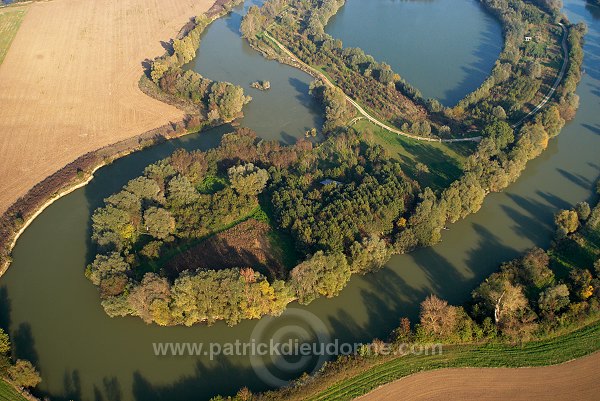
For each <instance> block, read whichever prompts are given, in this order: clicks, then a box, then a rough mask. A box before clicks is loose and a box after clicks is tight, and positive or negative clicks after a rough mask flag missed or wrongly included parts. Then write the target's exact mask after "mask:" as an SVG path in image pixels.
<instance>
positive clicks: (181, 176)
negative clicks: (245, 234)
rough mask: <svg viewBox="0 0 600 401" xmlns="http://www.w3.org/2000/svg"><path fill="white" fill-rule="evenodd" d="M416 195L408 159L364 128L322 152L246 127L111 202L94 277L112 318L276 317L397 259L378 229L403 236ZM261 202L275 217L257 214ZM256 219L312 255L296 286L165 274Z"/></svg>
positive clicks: (103, 217)
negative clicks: (190, 252)
mask: <svg viewBox="0 0 600 401" xmlns="http://www.w3.org/2000/svg"><path fill="white" fill-rule="evenodd" d="M325 178H331V179H336V180H338V184H335V183H333V184H328V185H323V184H321V181H323V180H324V179H325ZM413 190H414V187H413V184H411V183H410V182H409V181H408V180H407V179H406V177H405V176H404V174H403V172H402V170H401V169H400V167H399V164H398V163H397V162H395V161H392V160H390V159H388V158H387V157H385V155H384V153H383V151H382V149H381V148H380V147H378V146H373V145H370V144H369V143H367V142H365V141H363V140H361V138H360V137H359V136H358V134H356V133H342V134H339V135H336V136H331V137H329V138H328V139H327V140H326V141H325V142H324V143H322V144H321V145H319V146H318V147H316V148H313V146H312V144H310V142H307V141H305V140H300V141H299V142H298V143H297V144H296V145H294V146H281V145H280V144H278V143H276V142H268V141H258V140H257V138H256V134H255V133H254V132H252V131H250V130H248V129H240V130H238V131H237V132H236V133H233V134H229V135H225V136H224V137H223V139H222V141H221V145H220V146H219V147H217V148H215V149H212V150H209V151H208V152H197V151H195V152H187V151H184V150H177V151H175V152H174V153H173V154H172V155H171V156H170V157H169V158H167V159H164V160H161V161H159V162H157V163H155V164H153V165H151V166H148V167H147V168H146V169H145V171H144V175H143V176H142V177H139V178H136V179H134V180H131V181H130V182H129V183H128V184H127V185H125V186H124V187H123V190H122V191H121V192H119V193H117V194H115V195H112V196H110V197H109V198H107V199H106V205H105V206H104V207H102V208H99V209H98V210H96V212H95V213H94V215H93V217H92V222H93V225H92V226H93V227H92V228H93V233H92V238H93V240H94V241H95V242H96V243H97V244H98V246H99V247H98V251H99V253H98V255H97V256H96V258H95V260H94V261H93V263H91V264H90V265H89V266H88V268H87V271H86V275H87V277H88V278H89V279H90V280H91V281H92V282H93V283H94V284H95V285H97V286H99V288H100V294H101V298H102V305H103V306H104V308H105V310H106V312H107V313H108V314H109V315H111V316H124V315H135V316H139V317H141V318H142V319H143V320H144V321H146V322H148V323H151V322H154V323H157V324H160V325H174V324H186V325H191V324H194V323H198V322H207V323H212V322H214V321H215V320H219V319H222V320H225V321H226V322H227V323H228V324H236V323H238V322H239V321H240V320H241V319H251V318H258V317H260V316H263V315H265V314H278V313H280V312H281V311H283V309H284V308H285V305H287V303H289V302H290V301H292V300H293V299H295V298H298V299H300V301H301V302H304V303H308V302H310V301H312V300H313V299H314V298H316V297H319V296H328V297H331V296H334V295H336V294H337V293H339V291H341V290H342V288H343V287H344V286H345V285H346V283H347V281H348V280H349V278H350V274H351V272H367V271H371V270H375V269H377V268H380V267H381V266H382V265H383V264H384V263H385V261H386V260H387V258H388V257H389V254H390V250H389V248H388V247H387V243H386V242H385V240H383V239H381V237H380V235H385V234H391V233H392V232H393V231H394V221H396V220H397V219H398V218H399V217H400V216H401V215H402V214H403V213H405V211H406V210H405V205H406V204H408V203H410V201H411V199H412V197H413V194H412V192H413ZM259 197H260V198H261V205H265V207H266V208H267V210H269V213H272V214H273V216H270V215H266V214H264V212H263V214H262V217H260V216H258V215H257V213H256V210H257V208H258V205H259ZM271 211H272V212H271ZM272 217H273V218H272ZM248 218H260V219H262V220H263V221H266V222H268V223H270V224H272V225H276V227H275V228H278V229H281V230H283V231H289V232H290V233H291V234H292V236H293V238H294V239H295V240H296V246H297V248H299V249H300V250H301V251H302V254H303V255H307V254H313V253H314V255H313V256H312V257H311V258H309V259H308V260H306V261H304V262H302V263H301V264H300V265H298V266H297V267H296V268H294V269H293V270H291V272H290V279H289V280H288V281H287V282H284V281H281V280H278V279H274V278H273V277H272V278H271V279H270V280H269V279H268V278H267V277H265V276H264V275H262V274H259V273H255V272H253V271H252V272H249V271H248V270H247V269H228V270H219V269H216V270H197V269H196V266H189V268H188V269H184V270H183V272H169V271H165V268H164V265H165V262H166V261H168V260H169V258H172V257H173V256H174V255H177V254H178V253H180V252H181V250H187V249H190V247H191V246H192V245H194V244H196V243H198V242H199V241H202V240H204V239H206V238H207V237H209V236H211V235H213V234H215V233H218V232H220V231H222V230H225V229H228V228H230V227H232V226H233V225H236V224H237V223H238V222H240V221H242V220H244V219H248ZM282 234H284V233H282ZM275 237H277V238H279V237H278V235H275ZM275 237H274V238H275ZM323 251H325V252H323ZM346 255H348V256H349V257H350V258H351V262H348V260H347V256H346ZM240 267H243V266H240ZM286 274H287V272H284V273H283V274H282V276H285V275H286ZM249 297H250V298H249Z"/></svg>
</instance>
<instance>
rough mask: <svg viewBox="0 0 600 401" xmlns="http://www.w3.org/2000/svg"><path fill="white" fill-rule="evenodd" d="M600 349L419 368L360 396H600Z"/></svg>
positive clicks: (390, 400)
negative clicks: (502, 364) (499, 363)
mask: <svg viewBox="0 0 600 401" xmlns="http://www.w3.org/2000/svg"><path fill="white" fill-rule="evenodd" d="M599 394H600V353H595V354H592V355H590V356H587V357H584V358H581V359H577V360H574V361H571V362H567V363H563V364H561V365H555V366H547V367H536V368H485V369H479V368H477V369H469V368H467V369H442V370H435V371H430V372H424V373H418V374H415V375H412V376H408V377H406V378H403V379H400V380H397V381H395V382H393V383H390V384H386V385H384V386H381V387H380V388H378V389H376V390H374V391H372V392H370V393H369V394H367V395H365V396H362V397H359V398H357V400H360V401H375V400H376V401H397V400H411V401H419V400H498V401H500V400H523V401H525V400H528V401H529V400H581V401H584V400H597V399H598V398H599Z"/></svg>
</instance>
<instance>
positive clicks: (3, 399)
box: [0, 379, 27, 401]
mask: <svg viewBox="0 0 600 401" xmlns="http://www.w3.org/2000/svg"><path fill="white" fill-rule="evenodd" d="M0 401H27V398H25V397H23V396H22V395H21V394H19V393H18V392H17V390H15V388H14V387H13V386H11V385H10V384H8V383H7V382H5V381H4V380H2V379H0Z"/></svg>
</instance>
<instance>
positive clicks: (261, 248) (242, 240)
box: [166, 219, 283, 277]
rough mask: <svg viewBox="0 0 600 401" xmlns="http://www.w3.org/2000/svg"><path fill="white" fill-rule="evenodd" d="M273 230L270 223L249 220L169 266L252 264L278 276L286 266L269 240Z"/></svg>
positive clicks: (181, 267)
mask: <svg viewBox="0 0 600 401" xmlns="http://www.w3.org/2000/svg"><path fill="white" fill-rule="evenodd" d="M270 232H271V227H270V226H269V225H268V224H267V223H264V222H261V221H257V220H254V219H249V220H246V221H244V222H242V223H240V224H237V225H235V226H234V227H232V228H230V229H228V230H226V231H223V232H222V233H219V234H217V235H215V236H213V237H210V238H209V239H207V240H205V241H203V242H201V243H200V244H198V245H197V246H195V247H193V248H191V249H189V250H187V251H185V252H183V253H181V254H179V255H177V256H176V257H175V258H173V259H171V260H170V261H169V262H168V263H167V265H166V267H167V269H170V270H175V271H177V272H181V271H183V270H188V269H194V270H195V269H226V268H233V267H252V268H254V269H256V270H259V271H262V272H263V273H268V274H269V275H270V276H271V277H279V276H280V275H281V272H282V271H283V265H282V263H281V260H280V258H279V257H278V252H277V251H276V250H275V249H273V246H272V244H271V241H270V240H269V233H270Z"/></svg>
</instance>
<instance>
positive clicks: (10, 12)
mask: <svg viewBox="0 0 600 401" xmlns="http://www.w3.org/2000/svg"><path fill="white" fill-rule="evenodd" d="M25 13H27V8H26V7H5V8H0V64H2V62H3V61H4V57H6V53H8V49H9V48H10V44H11V43H12V41H13V39H14V37H15V35H16V34H17V31H18V30H19V26H21V22H22V21H23V17H25Z"/></svg>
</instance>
